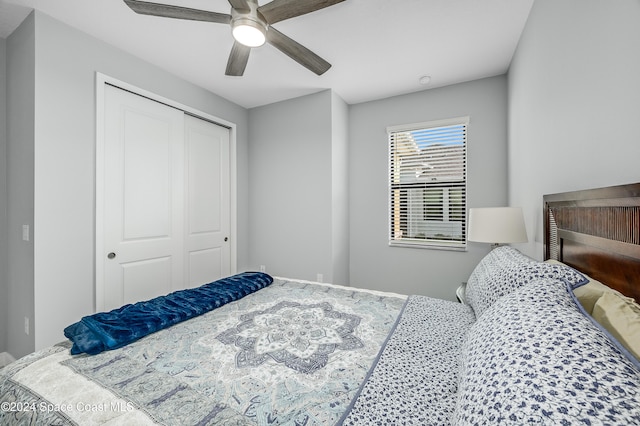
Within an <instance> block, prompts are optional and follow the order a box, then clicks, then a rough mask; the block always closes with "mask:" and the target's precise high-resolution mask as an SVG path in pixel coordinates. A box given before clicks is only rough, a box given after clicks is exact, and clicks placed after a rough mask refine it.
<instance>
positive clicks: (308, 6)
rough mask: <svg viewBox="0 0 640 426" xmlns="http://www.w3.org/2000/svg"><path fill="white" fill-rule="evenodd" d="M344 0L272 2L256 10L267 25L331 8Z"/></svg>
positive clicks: (283, 0) (284, 0) (288, 0)
mask: <svg viewBox="0 0 640 426" xmlns="http://www.w3.org/2000/svg"><path fill="white" fill-rule="evenodd" d="M343 1H344V0H305V1H300V0H273V1H272V2H270V3H267V4H265V5H263V6H260V7H259V8H258V12H260V13H262V16H264V18H265V19H266V20H267V22H268V23H269V25H271V24H275V23H276V22H280V21H284V20H285V19H289V18H293V17H296V16H300V15H304V14H307V13H311V12H315V11H316V10H320V9H324V8H325V7H329V6H333V5H334V4H337V3H341V2H343Z"/></svg>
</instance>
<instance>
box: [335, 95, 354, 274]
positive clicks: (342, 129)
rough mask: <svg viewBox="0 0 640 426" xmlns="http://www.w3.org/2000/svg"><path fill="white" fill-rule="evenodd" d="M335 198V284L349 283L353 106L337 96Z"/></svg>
mask: <svg viewBox="0 0 640 426" xmlns="http://www.w3.org/2000/svg"><path fill="white" fill-rule="evenodd" d="M331 101H332V102H331V130H332V132H333V135H332V137H331V142H332V147H331V179H332V187H331V191H332V192H331V196H332V200H331V202H332V206H333V209H332V219H331V220H332V224H333V226H332V232H333V236H332V239H333V240H332V244H333V246H332V256H333V277H332V279H331V282H332V283H334V284H344V285H348V284H349V244H350V243H349V106H348V105H347V104H346V103H345V102H344V101H343V100H342V98H340V97H339V96H338V95H337V94H335V93H332V100H331Z"/></svg>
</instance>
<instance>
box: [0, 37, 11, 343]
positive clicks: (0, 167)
mask: <svg viewBox="0 0 640 426" xmlns="http://www.w3.org/2000/svg"><path fill="white" fill-rule="evenodd" d="M7 201H8V200H7V41H6V40H5V39H3V38H0V353H1V352H6V350H7V320H8V316H7V309H8V305H7V299H8V296H9V289H8V287H7V266H8V263H7V256H8V248H9V247H8V242H7V223H8V222H7Z"/></svg>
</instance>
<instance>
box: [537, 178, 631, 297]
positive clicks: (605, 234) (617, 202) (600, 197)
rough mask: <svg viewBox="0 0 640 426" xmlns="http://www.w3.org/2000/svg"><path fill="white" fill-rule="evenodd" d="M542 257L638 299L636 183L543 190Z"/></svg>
mask: <svg viewBox="0 0 640 426" xmlns="http://www.w3.org/2000/svg"><path fill="white" fill-rule="evenodd" d="M543 199H544V227H545V232H544V234H545V235H544V258H545V260H546V259H555V260H559V261H561V262H563V263H566V264H568V265H570V266H572V267H574V268H575V269H577V270H579V271H582V272H584V273H585V274H587V275H589V276H591V277H592V278H594V279H596V280H598V281H600V282H602V283H604V284H606V285H608V286H609V287H612V288H614V289H616V290H618V291H620V292H621V293H623V294H625V295H627V296H629V297H633V298H635V300H636V301H640V183H634V184H629V185H621V186H612V187H607V188H598V189H589V190H584V191H574V192H565V193H560V194H551V195H545V196H544V197H543Z"/></svg>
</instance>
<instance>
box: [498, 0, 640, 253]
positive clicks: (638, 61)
mask: <svg viewBox="0 0 640 426" xmlns="http://www.w3.org/2000/svg"><path fill="white" fill-rule="evenodd" d="M638 52H640V2H638V0H616V1H615V2H611V1H606V0H562V1H557V0H536V2H535V3H534V4H533V8H532V10H531V14H530V15H529V20H528V22H527V25H526V27H525V30H524V33H523V34H522V37H521V39H520V43H519V45H518V48H517V50H516V54H515V56H514V59H513V61H512V64H511V68H510V70H509V74H508V79H509V203H510V204H511V205H514V206H515V205H519V206H522V207H523V209H524V212H525V218H526V221H527V227H528V229H529V231H530V242H529V244H526V245H523V246H522V247H519V248H521V249H522V250H523V251H525V252H527V253H528V254H529V255H531V256H534V257H536V258H541V257H542V244H543V242H542V232H543V228H542V196H543V195H544V194H549V193H556V192H564V191H572V190H578V189H585V188H593V187H601V186H610V185H618V184H625V183H632V182H639V181H640V167H638V161H639V160H640V142H639V140H640V139H639V137H638V120H639V117H640V79H639V78H638V76H639V75H640V54H639V53H638ZM532 230H533V231H534V235H535V239H534V238H531V231H532Z"/></svg>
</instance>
